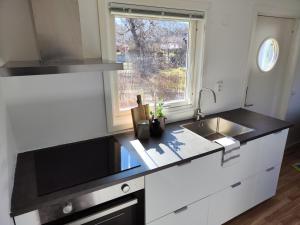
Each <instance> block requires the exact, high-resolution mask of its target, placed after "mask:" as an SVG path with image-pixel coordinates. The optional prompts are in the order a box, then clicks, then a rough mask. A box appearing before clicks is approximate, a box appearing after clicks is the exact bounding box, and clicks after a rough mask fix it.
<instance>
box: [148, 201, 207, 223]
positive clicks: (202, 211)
mask: <svg viewBox="0 0 300 225" xmlns="http://www.w3.org/2000/svg"><path fill="white" fill-rule="evenodd" d="M207 215H208V199H207V198H205V199H202V200H200V201H198V202H196V203H194V204H191V205H188V206H186V207H183V208H181V209H178V210H177V211H175V212H172V213H170V214H168V215H167V216H164V217H162V218H160V219H158V220H155V221H153V222H152V223H149V225H206V224H207Z"/></svg>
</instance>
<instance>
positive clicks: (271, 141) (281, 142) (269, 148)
mask: <svg viewBox="0 0 300 225" xmlns="http://www.w3.org/2000/svg"><path fill="white" fill-rule="evenodd" d="M287 135H288V129H286V130H283V131H281V132H279V133H274V134H270V135H268V136H265V137H262V138H260V141H261V146H260V150H261V153H260V155H261V159H260V165H259V169H260V171H264V170H265V169H268V168H270V167H272V166H277V165H280V164H281V161H282V157H283V153H284V149H285V144H286V139H287Z"/></svg>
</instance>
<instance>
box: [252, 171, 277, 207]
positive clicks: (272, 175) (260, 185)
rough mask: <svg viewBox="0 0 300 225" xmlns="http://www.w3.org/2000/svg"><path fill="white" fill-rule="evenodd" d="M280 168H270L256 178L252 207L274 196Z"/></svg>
mask: <svg viewBox="0 0 300 225" xmlns="http://www.w3.org/2000/svg"><path fill="white" fill-rule="evenodd" d="M279 173H280V166H276V167H270V168H268V169H266V170H265V171H263V172H261V173H259V174H258V175H257V176H256V187H255V192H254V193H255V196H254V205H257V204H259V203H261V202H263V201H265V200H267V199H269V198H271V197H273V196H274V195H275V194H276V189H277V183H278V178H279Z"/></svg>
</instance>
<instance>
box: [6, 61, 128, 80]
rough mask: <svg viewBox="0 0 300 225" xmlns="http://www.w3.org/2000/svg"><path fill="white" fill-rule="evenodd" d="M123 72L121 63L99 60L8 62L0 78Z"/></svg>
mask: <svg viewBox="0 0 300 225" xmlns="http://www.w3.org/2000/svg"><path fill="white" fill-rule="evenodd" d="M112 70H123V64H122V63H116V62H110V61H103V60H101V59H84V60H60V61H56V62H55V61H51V62H49V61H48V62H42V61H15V62H8V63H7V64H5V65H4V66H3V67H1V68H0V76H2V77H9V76H31V75H48V74H61V73H83V72H97V71H100V72H101V71H112Z"/></svg>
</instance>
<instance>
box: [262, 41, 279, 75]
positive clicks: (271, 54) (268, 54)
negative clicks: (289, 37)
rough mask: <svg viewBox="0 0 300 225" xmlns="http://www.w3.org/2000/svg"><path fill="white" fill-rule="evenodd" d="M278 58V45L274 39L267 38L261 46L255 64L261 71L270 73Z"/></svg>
mask: <svg viewBox="0 0 300 225" xmlns="http://www.w3.org/2000/svg"><path fill="white" fill-rule="evenodd" d="M278 56H279V44H278V42H277V41H276V40H275V39H274V38H268V39H266V40H264V41H263V43H262V44H261V46H260V48H259V51H258V56H257V64H258V67H259V69H260V70H261V71H263V72H269V71H271V70H272V69H273V68H274V66H275V65H276V63H277V60H278Z"/></svg>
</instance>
